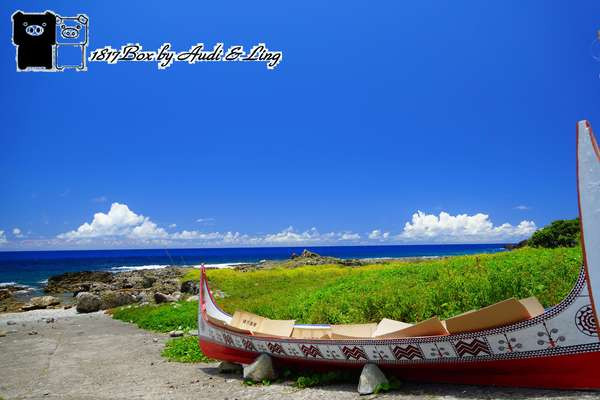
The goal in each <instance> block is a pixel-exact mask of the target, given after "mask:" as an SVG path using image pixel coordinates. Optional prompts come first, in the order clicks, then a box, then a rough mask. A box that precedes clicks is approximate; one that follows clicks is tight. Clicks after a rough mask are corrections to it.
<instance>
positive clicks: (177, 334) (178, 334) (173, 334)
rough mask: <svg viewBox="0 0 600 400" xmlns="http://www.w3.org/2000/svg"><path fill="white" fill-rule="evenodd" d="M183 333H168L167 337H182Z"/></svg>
mask: <svg viewBox="0 0 600 400" xmlns="http://www.w3.org/2000/svg"><path fill="white" fill-rule="evenodd" d="M183 334H184V332H183V331H171V332H169V336H170V337H181V336H183Z"/></svg>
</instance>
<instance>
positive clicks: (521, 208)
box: [514, 204, 531, 211]
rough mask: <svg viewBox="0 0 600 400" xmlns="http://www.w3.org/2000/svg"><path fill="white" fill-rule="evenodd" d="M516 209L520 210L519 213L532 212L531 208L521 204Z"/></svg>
mask: <svg viewBox="0 0 600 400" xmlns="http://www.w3.org/2000/svg"><path fill="white" fill-rule="evenodd" d="M514 209H515V210H519V211H527V210H531V207H529V206H526V205H524V204H520V205H518V206H515V207H514Z"/></svg>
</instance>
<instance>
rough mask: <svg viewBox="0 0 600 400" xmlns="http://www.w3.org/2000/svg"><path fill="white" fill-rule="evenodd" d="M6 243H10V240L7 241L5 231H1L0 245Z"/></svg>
mask: <svg viewBox="0 0 600 400" xmlns="http://www.w3.org/2000/svg"><path fill="white" fill-rule="evenodd" d="M6 242H8V240H6V235H5V234H4V231H0V245H1V244H4V243H6Z"/></svg>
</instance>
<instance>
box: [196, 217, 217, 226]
mask: <svg viewBox="0 0 600 400" xmlns="http://www.w3.org/2000/svg"><path fill="white" fill-rule="evenodd" d="M196 222H198V223H199V224H204V225H211V224H212V223H213V222H215V219H214V218H198V219H197V220H196Z"/></svg>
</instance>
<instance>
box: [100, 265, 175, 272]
mask: <svg viewBox="0 0 600 400" xmlns="http://www.w3.org/2000/svg"><path fill="white" fill-rule="evenodd" d="M167 267H170V265H124V266H122V267H112V268H111V271H113V272H122V271H139V270H142V269H161V268H167Z"/></svg>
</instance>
